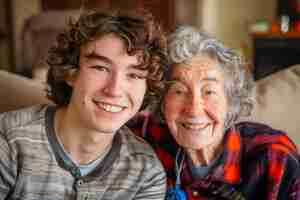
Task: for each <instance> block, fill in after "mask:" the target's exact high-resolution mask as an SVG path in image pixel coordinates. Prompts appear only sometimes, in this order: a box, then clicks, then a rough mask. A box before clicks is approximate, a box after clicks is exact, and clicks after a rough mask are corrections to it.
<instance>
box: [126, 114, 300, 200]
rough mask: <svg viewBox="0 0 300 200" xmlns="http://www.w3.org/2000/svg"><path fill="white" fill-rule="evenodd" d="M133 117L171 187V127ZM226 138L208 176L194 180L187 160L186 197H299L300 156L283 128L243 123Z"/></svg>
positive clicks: (184, 175)
mask: <svg viewBox="0 0 300 200" xmlns="http://www.w3.org/2000/svg"><path fill="white" fill-rule="evenodd" d="M135 122H137V123H135V124H134V125H133V124H131V127H132V128H133V130H134V131H135V132H136V133H137V134H139V135H141V136H142V137H144V138H145V139H146V140H147V141H148V142H149V143H150V144H151V145H152V146H153V148H154V150H155V151H156V153H157V155H158V157H159V158H160V160H161V161H162V164H163V166H164V168H165V170H166V173H167V177H168V180H167V181H168V187H173V186H174V184H175V180H176V177H175V171H174V169H175V156H176V152H177V150H178V148H179V146H178V145H177V144H176V142H175V140H174V139H173V137H172V136H171V134H170V133H169V131H168V128H167V127H166V126H165V125H163V124H160V123H157V122H156V121H155V120H154V119H152V118H151V117H149V116H147V120H144V119H142V118H140V119H139V120H137V121H135ZM145 122H146V123H145ZM224 141H225V143H224V144H225V145H224V152H223V154H222V156H221V158H220V159H221V161H220V162H219V163H221V164H220V165H218V166H216V167H215V168H213V169H212V171H211V172H210V173H209V174H208V176H206V177H205V178H202V179H200V180H196V179H194V178H193V177H192V175H191V173H190V170H189V166H188V164H187V162H184V165H183V171H182V173H181V187H182V188H183V189H184V190H185V192H186V193H187V195H188V199H190V200H194V199H231V200H232V199H236V200H238V199H240V200H242V199H266V200H275V199H276V200H277V199H282V200H287V199H288V200H296V199H297V200H300V164H299V160H300V159H299V158H300V157H299V154H298V153H297V149H296V146H295V145H294V144H293V142H292V141H291V140H290V139H289V138H288V136H287V135H286V134H285V133H283V132H281V131H278V130H274V129H271V128H270V127H268V126H266V125H263V124H258V123H250V122H244V123H240V124H238V125H236V126H235V128H232V129H230V130H228V131H227V132H226V133H225V140H224Z"/></svg>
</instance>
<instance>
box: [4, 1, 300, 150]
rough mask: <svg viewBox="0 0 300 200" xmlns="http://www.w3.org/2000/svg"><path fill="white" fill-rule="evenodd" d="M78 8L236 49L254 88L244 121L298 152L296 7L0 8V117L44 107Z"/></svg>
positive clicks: (131, 4) (56, 4) (124, 4)
mask: <svg viewBox="0 0 300 200" xmlns="http://www.w3.org/2000/svg"><path fill="white" fill-rule="evenodd" d="M80 7H86V8H107V7H114V8H124V9H140V8H145V9H147V10H149V11H151V12H152V13H153V14H154V16H155V17H156V19H157V20H159V21H160V22H161V23H162V24H163V25H164V27H165V29H166V30H167V31H168V32H170V31H172V30H174V29H175V27H176V26H178V25H182V24H190V25H194V26H196V27H198V28H199V29H202V30H205V31H206V32H208V33H210V34H212V35H214V36H216V37H217V38H218V39H220V40H222V41H223V42H224V43H225V44H226V45H227V46H229V47H232V48H235V49H237V51H239V52H240V53H242V54H243V55H244V56H245V58H246V60H247V65H246V68H247V69H248V70H250V71H251V72H252V73H253V76H254V78H255V80H256V93H257V96H256V100H257V101H256V102H257V103H256V105H255V107H254V108H255V109H254V112H253V115H252V116H251V117H250V118H246V119H245V120H250V121H257V122H262V123H266V124H269V125H271V126H272V127H274V128H278V129H282V130H285V131H287V133H288V134H289V135H290V136H291V137H292V138H293V140H294V141H295V142H296V144H297V145H298V147H299V148H300V137H299V131H300V123H299V113H300V104H299V99H300V65H299V64H300V0H85V1H83V0H0V88H1V89H0V113H1V112H4V111H9V110H13V109H17V108H20V107H24V106H29V105H32V104H37V103H50V102H49V100H48V99H46V97H45V96H46V92H45V91H46V90H45V89H46V88H47V85H46V84H45V82H46V72H47V68H48V66H47V63H46V62H45V59H46V57H47V52H48V48H49V47H50V46H51V45H52V44H53V43H54V42H55V38H56V36H57V34H58V33H59V32H61V31H63V30H64V29H65V27H66V24H67V22H68V20H69V18H70V16H72V17H73V18H77V17H78V16H79V14H80V11H79V9H80Z"/></svg>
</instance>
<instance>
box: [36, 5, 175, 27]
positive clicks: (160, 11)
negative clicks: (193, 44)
mask: <svg viewBox="0 0 300 200" xmlns="http://www.w3.org/2000/svg"><path fill="white" fill-rule="evenodd" d="M41 2H42V9H43V10H60V9H78V8H80V7H83V8H108V7H112V8H122V9H140V8H145V9H147V10H149V11H150V12H152V13H153V15H154V16H155V18H156V19H157V20H158V21H160V22H161V23H162V24H163V26H164V27H165V29H166V30H167V31H172V30H174V28H175V14H174V13H175V7H174V6H175V5H174V0H163V1H162V0H147V1H145V0H86V1H83V0H64V1H61V0H42V1H41ZM82 2H85V3H84V5H82Z"/></svg>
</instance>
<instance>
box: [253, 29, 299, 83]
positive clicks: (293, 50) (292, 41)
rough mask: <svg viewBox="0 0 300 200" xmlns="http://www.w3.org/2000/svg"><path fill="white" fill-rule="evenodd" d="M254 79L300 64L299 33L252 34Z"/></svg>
mask: <svg viewBox="0 0 300 200" xmlns="http://www.w3.org/2000/svg"><path fill="white" fill-rule="evenodd" d="M252 40H253V58H254V60H253V64H254V78H255V79H256V80H258V79H261V78H264V77H266V76H268V75H270V74H272V73H274V72H277V71H279V70H281V69H284V68H286V67H288V66H291V65H294V64H299V63H300V32H295V31H291V32H287V33H281V32H276V33H253V34H252Z"/></svg>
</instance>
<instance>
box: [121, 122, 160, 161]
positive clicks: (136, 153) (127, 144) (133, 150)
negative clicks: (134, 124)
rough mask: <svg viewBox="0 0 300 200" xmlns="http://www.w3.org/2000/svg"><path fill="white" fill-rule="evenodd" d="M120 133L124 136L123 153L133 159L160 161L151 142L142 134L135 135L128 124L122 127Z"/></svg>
mask: <svg viewBox="0 0 300 200" xmlns="http://www.w3.org/2000/svg"><path fill="white" fill-rule="evenodd" d="M120 135H121V138H122V147H121V154H123V155H126V156H128V157H130V158H131V159H139V160H140V159H143V160H152V161H153V162H157V161H158V158H157V156H156V154H155V152H154V150H153V149H152V147H151V146H150V144H149V143H148V142H146V140H144V139H143V138H141V137H140V136H137V135H135V134H134V133H133V132H132V131H131V130H130V129H129V128H127V127H126V126H124V127H122V128H121V129H120Z"/></svg>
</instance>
